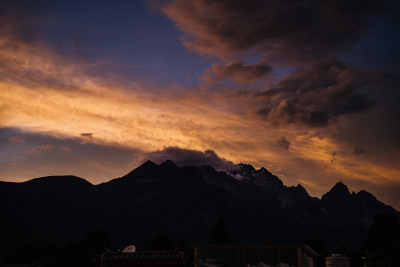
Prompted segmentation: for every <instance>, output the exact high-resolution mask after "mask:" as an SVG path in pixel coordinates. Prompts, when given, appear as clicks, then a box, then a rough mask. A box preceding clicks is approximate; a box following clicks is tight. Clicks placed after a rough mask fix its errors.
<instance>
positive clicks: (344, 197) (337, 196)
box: [321, 182, 351, 204]
mask: <svg viewBox="0 0 400 267" xmlns="http://www.w3.org/2000/svg"><path fill="white" fill-rule="evenodd" d="M350 198H351V194H350V191H349V189H348V188H347V186H346V185H345V184H343V183H342V182H338V183H337V184H336V185H335V186H334V187H332V189H331V190H330V191H329V192H328V193H326V194H325V195H323V196H322V198H321V200H322V201H324V202H327V203H336V204H339V203H345V202H347V201H348V200H350Z"/></svg>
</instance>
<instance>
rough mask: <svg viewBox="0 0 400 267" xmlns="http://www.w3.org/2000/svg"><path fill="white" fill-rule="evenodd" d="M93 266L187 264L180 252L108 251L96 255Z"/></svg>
mask: <svg viewBox="0 0 400 267" xmlns="http://www.w3.org/2000/svg"><path fill="white" fill-rule="evenodd" d="M92 262H93V266H95V267H107V266H124V267H130V266H134V267H140V266H160V267H161V266H162V267H182V266H186V264H187V256H186V253H185V252H182V251H176V250H171V251H136V252H120V251H118V252H114V251H108V252H105V253H103V254H100V255H96V256H95V257H93V259H92Z"/></svg>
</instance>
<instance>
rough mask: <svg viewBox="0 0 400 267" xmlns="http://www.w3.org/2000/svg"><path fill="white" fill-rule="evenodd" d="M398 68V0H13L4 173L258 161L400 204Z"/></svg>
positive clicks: (1, 68) (2, 140)
mask: <svg viewBox="0 0 400 267" xmlns="http://www.w3.org/2000/svg"><path fill="white" fill-rule="evenodd" d="M399 79H400V7H399V4H398V2H397V1H391V0H379V1H378V0H363V1H359V0H346V1H344V0H324V1H322V0H321V1H319V0H301V1H297V0H296V1H293V0H279V1H278V0H276V1H275V0H273V1H264V0H254V1H239V0H218V1H210V0H168V1H159V0H152V1H120V0H114V1H84V0H79V1H45V0H38V1H20V0H15V1H11V0H10V1H0V92H1V94H0V180H1V181H9V182H22V181H26V180H29V179H32V178H36V177H42V176H49V175H67V174H72V175H76V176H79V177H82V178H85V179H87V180H88V181H90V182H91V183H93V184H99V183H102V182H106V181H109V180H111V179H112V178H116V177H121V176H123V175H125V174H126V173H128V172H129V171H131V170H132V169H134V168H135V167H137V166H139V165H140V164H142V163H143V162H145V161H146V160H153V161H155V162H157V163H160V162H162V161H164V160H166V159H170V160H173V161H174V162H175V163H177V164H178V165H202V164H210V165H212V166H214V167H215V168H216V169H217V170H221V171H223V170H225V171H226V170H229V169H230V168H232V166H233V165H234V164H237V163H248V164H252V165H253V166H254V167H256V168H260V167H262V166H263V167H265V168H267V169H268V170H270V171H271V172H272V173H274V174H275V175H277V176H278V177H279V178H280V179H282V181H283V182H284V184H286V185H288V186H295V185H297V184H298V183H300V184H302V185H303V186H304V187H305V188H306V189H307V191H308V192H309V194H310V195H312V196H315V197H321V195H322V194H324V193H326V192H327V191H329V189H330V188H332V187H333V185H335V184H336V183H337V182H338V181H343V183H345V184H346V185H347V186H348V187H349V189H350V191H355V192H358V191H360V190H367V191H369V192H371V193H372V194H374V195H375V196H376V197H377V198H378V199H379V200H381V201H383V202H385V203H386V204H390V205H392V206H393V207H395V208H396V209H398V210H400V138H399V136H400V107H399V104H398V103H399V100H400V82H399V81H400V80H399Z"/></svg>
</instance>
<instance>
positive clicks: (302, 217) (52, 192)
mask: <svg viewBox="0 0 400 267" xmlns="http://www.w3.org/2000/svg"><path fill="white" fill-rule="evenodd" d="M0 207H1V208H0V210H1V218H2V219H1V220H0V231H1V233H0V236H1V237H2V238H1V239H2V240H1V243H2V244H1V245H2V246H3V247H7V246H11V247H12V246H17V245H19V244H21V243H26V242H29V241H32V240H36V239H38V238H47V239H51V240H55V241H58V242H61V243H67V242H70V241H73V240H78V239H80V238H82V237H83V236H84V235H85V234H86V233H88V232H89V231H91V230H93V229H95V228H101V229H106V230H107V231H108V233H109V238H110V240H111V241H112V245H113V246H114V247H120V248H121V247H123V246H125V245H128V244H132V243H133V244H135V245H137V247H138V248H139V249H143V246H144V244H146V242H148V241H149V240H150V239H151V238H152V237H153V236H154V235H155V233H157V232H159V231H164V232H165V233H168V235H170V236H172V237H174V238H175V239H176V240H178V241H179V240H185V242H186V243H206V242H208V241H209V240H210V230H211V229H212V228H213V227H214V226H215V224H216V222H217V220H218V218H220V217H221V216H222V217H223V218H224V219H225V222H226V223H227V225H228V230H229V232H230V233H231V236H232V238H233V239H234V240H235V242H236V243H255V242H257V243H259V242H266V241H269V242H277V243H278V242H279V243H298V242H301V241H302V240H304V239H307V238H310V237H312V236H315V235H321V236H323V237H324V239H325V240H326V242H327V243H328V244H331V245H335V244H337V243H339V242H342V241H346V242H348V243H350V244H352V245H353V246H355V247H361V246H362V244H363V242H364V240H365V238H366V237H367V231H368V226H369V225H370V224H371V223H372V221H373V217H374V216H375V215H376V214H378V213H384V212H386V213H395V214H397V215H399V212H397V211H395V210H394V209H393V208H392V207H390V206H388V205H385V204H383V203H382V202H380V201H378V200H377V199H376V198H375V197H374V196H373V195H371V194H370V193H368V192H366V191H360V192H359V193H350V192H349V190H348V188H347V187H346V185H344V184H343V183H342V182H339V183H337V184H336V185H335V186H334V187H333V188H332V189H331V190H330V191H329V192H328V193H326V194H325V195H323V197H322V198H321V199H318V198H315V197H311V196H309V194H308V193H307V191H306V190H305V189H304V187H302V186H301V185H298V186H296V187H287V186H285V185H284V184H283V183H282V181H281V180H280V179H279V178H278V177H276V176H275V175H273V174H271V173H270V172H269V171H268V170H266V169H265V168H261V169H259V170H256V169H254V168H253V167H252V166H251V165H247V164H238V165H236V166H235V168H234V169H233V170H231V171H229V172H218V171H216V170H215V169H213V168H212V167H210V166H186V167H178V166H177V165H175V164H174V163H173V162H172V161H166V162H164V163H162V164H159V165H157V164H155V163H153V162H151V161H147V162H145V163H144V164H143V165H141V166H139V167H138V168H136V169H135V170H133V171H131V172H130V173H128V174H127V175H125V176H123V177H121V178H117V179H113V180H111V181H109V182H106V183H102V184H99V185H92V184H91V183H89V182H87V181H86V180H84V179H82V178H79V177H75V176H54V177H44V178H37V179H33V180H30V181H27V182H23V183H11V182H0Z"/></svg>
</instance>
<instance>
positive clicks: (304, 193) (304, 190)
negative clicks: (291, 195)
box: [296, 184, 309, 196]
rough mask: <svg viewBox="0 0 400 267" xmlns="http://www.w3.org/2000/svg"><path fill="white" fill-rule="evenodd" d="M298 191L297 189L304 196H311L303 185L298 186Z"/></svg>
mask: <svg viewBox="0 0 400 267" xmlns="http://www.w3.org/2000/svg"><path fill="white" fill-rule="evenodd" d="M296 189H297V190H298V191H299V192H300V193H302V194H303V195H305V196H309V194H308V192H307V190H306V189H305V188H304V187H303V186H302V185H301V184H298V185H297V186H296Z"/></svg>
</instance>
